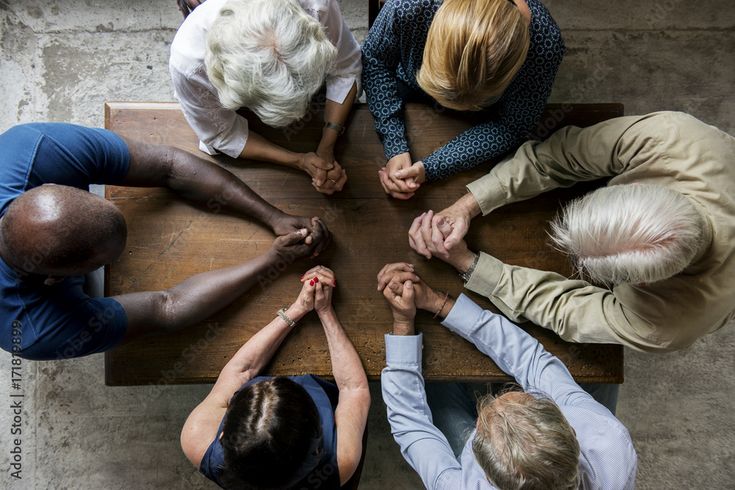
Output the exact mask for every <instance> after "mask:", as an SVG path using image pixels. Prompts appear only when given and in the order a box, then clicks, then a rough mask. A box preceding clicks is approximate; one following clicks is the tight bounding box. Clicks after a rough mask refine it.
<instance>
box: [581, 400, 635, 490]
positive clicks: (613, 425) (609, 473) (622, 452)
mask: <svg viewBox="0 0 735 490" xmlns="http://www.w3.org/2000/svg"><path fill="white" fill-rule="evenodd" d="M586 412H587V413H586V414H585V415H586V416H585V422H586V423H585V424H584V425H583V426H580V425H579V424H573V427H574V429H575V431H576V432H577V440H578V442H579V446H580V453H581V454H580V459H581V460H582V461H583V465H582V466H583V468H584V466H589V467H590V471H589V473H590V474H594V475H595V481H596V483H597V484H598V485H601V486H602V487H603V488H610V489H625V488H629V483H630V481H631V480H633V481H634V480H635V473H636V471H637V467H638V455H637V453H636V450H635V447H634V446H633V440H632V438H631V437H630V433H629V432H628V429H627V428H626V427H625V426H624V425H623V424H622V422H620V421H619V420H618V419H617V418H615V417H614V416H612V415H611V414H610V415H601V414H599V413H597V412H593V411H586ZM583 473H584V471H583Z"/></svg>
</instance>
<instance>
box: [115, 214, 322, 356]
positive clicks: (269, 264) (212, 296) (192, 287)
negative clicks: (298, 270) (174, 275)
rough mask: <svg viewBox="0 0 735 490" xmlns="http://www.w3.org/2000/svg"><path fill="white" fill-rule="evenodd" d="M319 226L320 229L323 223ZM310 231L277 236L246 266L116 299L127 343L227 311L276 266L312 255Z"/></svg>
mask: <svg viewBox="0 0 735 490" xmlns="http://www.w3.org/2000/svg"><path fill="white" fill-rule="evenodd" d="M317 226H321V225H320V224H319V225H317ZM307 233H308V232H307V230H306V229H302V230H300V231H297V232H294V233H291V234H289V235H286V236H283V237H278V238H276V240H275V241H274V243H273V246H272V248H271V249H270V250H269V251H268V252H267V253H265V254H263V255H261V256H258V257H256V258H254V259H252V260H249V261H247V262H245V263H243V264H240V265H236V266H233V267H227V268H224V269H218V270H215V271H210V272H205V273H202V274H197V275H195V276H192V277H190V278H189V279H187V280H186V281H184V282H182V283H181V284H179V285H177V286H174V287H172V288H170V289H166V290H164V291H153V292H142V293H131V294H125V295H121V296H115V297H113V299H115V300H116V301H117V302H119V303H120V304H121V305H122V306H123V308H124V309H125V313H126V314H127V317H128V330H127V333H126V335H125V339H124V341H125V342H128V341H130V340H133V339H135V338H138V337H140V336H141V335H144V334H147V333H151V332H173V331H177V330H180V329H182V328H186V327H188V326H190V325H194V324H196V323H199V322H201V321H203V320H205V319H207V318H209V317H210V316H212V315H214V314H215V313H217V312H218V311H219V310H221V309H223V308H225V307H226V306H228V305H229V304H230V303H232V302H233V301H234V300H236V299H237V298H239V297H240V296H242V294H243V293H245V292H246V291H247V290H248V289H250V288H251V287H252V286H253V285H254V284H256V283H257V281H258V279H259V278H260V277H262V276H263V275H264V274H266V273H269V272H270V271H271V269H272V270H275V271H280V270H282V269H283V267H277V266H278V265H279V264H280V263H281V262H283V263H289V262H292V261H294V260H296V259H299V258H302V257H308V256H309V255H311V254H313V251H314V248H315V247H316V244H315V243H312V244H310V245H309V244H306V243H305V241H304V239H305V237H306V235H307Z"/></svg>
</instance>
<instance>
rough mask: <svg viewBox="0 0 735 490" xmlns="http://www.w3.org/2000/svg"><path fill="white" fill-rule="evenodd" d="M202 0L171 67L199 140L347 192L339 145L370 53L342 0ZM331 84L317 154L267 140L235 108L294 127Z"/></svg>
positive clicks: (179, 37) (211, 149)
mask: <svg viewBox="0 0 735 490" xmlns="http://www.w3.org/2000/svg"><path fill="white" fill-rule="evenodd" d="M195 3H196V4H198V3H201V5H199V6H196V5H190V6H188V7H187V8H186V11H187V12H188V11H189V10H190V9H192V8H193V11H191V14H190V15H188V16H187V17H186V20H185V21H184V23H183V24H182V25H181V27H180V28H179V30H178V32H177V33H176V37H175V38H174V40H173V43H172V44H171V58H170V60H169V71H170V72H171V79H172V81H173V86H174V91H175V95H176V98H177V99H178V100H179V102H180V103H181V109H182V110H183V112H184V115H185V116H186V119H187V121H188V122H189V125H190V126H191V128H192V129H193V130H194V132H195V133H196V135H197V137H198V138H199V141H200V143H199V148H200V149H201V150H202V151H203V152H205V153H208V154H210V155H214V154H216V153H224V154H225V155H228V156H230V157H232V158H247V159H252V160H260V161H265V162H271V163H276V164H279V165H283V166H286V167H291V168H295V169H299V170H303V171H304V172H306V173H308V174H309V175H310V176H311V178H312V184H313V185H314V187H315V188H316V189H317V190H318V191H319V192H322V193H325V194H332V193H333V192H336V191H339V190H341V189H342V187H343V186H344V184H345V182H346V180H347V174H346V173H345V172H344V170H343V168H342V167H341V166H340V164H339V163H338V162H337V161H336V160H335V157H334V146H335V144H336V142H337V139H338V137H339V135H340V134H341V133H342V132H343V131H344V124H345V121H346V120H347V116H348V115H349V112H350V110H351V108H352V104H353V102H354V101H355V98H356V97H357V95H358V94H359V90H360V87H359V83H360V77H361V73H362V60H361V52H360V46H359V45H358V44H357V41H356V40H355V37H354V36H353V35H352V33H351V32H350V30H349V28H348V27H347V24H346V23H345V21H344V18H343V17H342V13H341V12H340V8H339V3H338V2H337V0H208V1H207V2H195ZM181 5H182V4H181V3H180V6H181ZM187 5H189V4H187ZM194 7H195V8H194ZM325 82H326V103H325V106H324V119H325V121H324V128H323V130H322V136H321V139H320V140H319V142H318V144H317V143H316V142H315V146H316V149H315V151H313V152H307V153H297V152H294V151H290V150H287V149H285V148H283V147H280V146H278V145H276V144H275V143H272V142H270V141H268V140H267V139H265V138H264V137H262V136H261V135H259V134H257V133H254V132H253V131H250V130H249V128H248V121H247V119H246V118H245V117H243V116H241V115H239V114H238V113H237V111H238V110H239V109H248V110H250V111H252V112H253V113H254V114H255V115H256V116H258V117H259V118H260V120H261V121H263V122H264V123H265V124H267V125H268V126H272V127H286V126H288V125H289V124H291V123H293V122H295V121H297V120H300V119H302V118H304V117H305V116H306V115H307V111H308V110H309V108H310V107H311V106H312V105H313V102H312V99H313V98H314V96H315V94H316V93H317V92H319V90H320V89H321V88H322V86H324V84H325Z"/></svg>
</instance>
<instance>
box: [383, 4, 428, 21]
mask: <svg viewBox="0 0 735 490" xmlns="http://www.w3.org/2000/svg"><path fill="white" fill-rule="evenodd" d="M441 4H442V2H441V1H440V0H391V1H389V2H388V3H386V4H385V5H384V6H383V8H390V9H392V10H393V11H394V15H395V16H396V18H398V19H406V18H408V19H416V18H419V17H417V16H420V15H421V14H424V13H426V12H427V11H428V12H430V13H431V15H430V16H429V19H431V18H433V16H434V13H435V12H436V10H437V9H438V8H439V6H441Z"/></svg>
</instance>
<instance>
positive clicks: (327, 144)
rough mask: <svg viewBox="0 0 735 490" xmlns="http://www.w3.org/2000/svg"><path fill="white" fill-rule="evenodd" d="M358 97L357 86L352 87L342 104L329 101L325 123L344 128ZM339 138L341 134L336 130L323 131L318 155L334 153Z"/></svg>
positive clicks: (325, 129) (325, 109)
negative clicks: (326, 152)
mask: <svg viewBox="0 0 735 490" xmlns="http://www.w3.org/2000/svg"><path fill="white" fill-rule="evenodd" d="M356 95H357V84H355V85H353V86H352V90H350V93H349V94H347V97H346V98H345V101H344V102H343V103H342V104H340V103H338V102H335V101H333V100H327V103H326V106H325V107H324V122H330V123H333V124H338V125H341V126H344V124H345V121H347V117H348V116H349V115H350V111H351V110H352V105H353V104H354V102H355V96H356ZM338 138H339V132H338V131H335V130H334V129H329V128H324V129H323V130H322V139H321V141H320V142H319V148H318V149H317V153H319V152H321V151H324V150H326V151H330V152H331V151H333V150H334V145H335V144H336V143H337V139H338Z"/></svg>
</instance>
